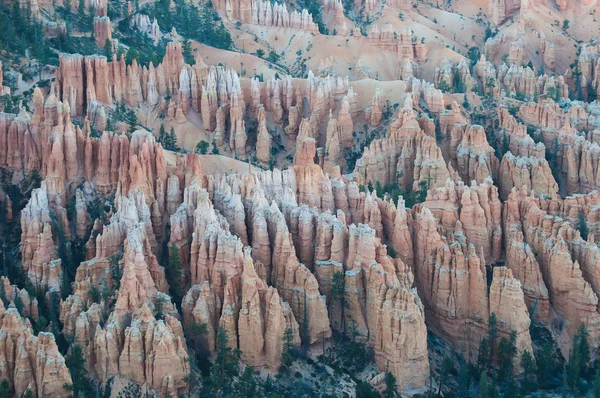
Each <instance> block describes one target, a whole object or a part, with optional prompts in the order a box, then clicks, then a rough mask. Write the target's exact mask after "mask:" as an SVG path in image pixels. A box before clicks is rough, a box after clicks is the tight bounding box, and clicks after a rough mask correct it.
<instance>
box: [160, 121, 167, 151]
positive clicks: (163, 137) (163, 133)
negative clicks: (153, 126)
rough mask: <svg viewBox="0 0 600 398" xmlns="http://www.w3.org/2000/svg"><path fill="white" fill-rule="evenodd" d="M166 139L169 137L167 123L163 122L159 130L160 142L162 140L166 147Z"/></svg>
mask: <svg viewBox="0 0 600 398" xmlns="http://www.w3.org/2000/svg"><path fill="white" fill-rule="evenodd" d="M166 139H167V133H166V131H165V125H164V124H161V125H160V129H159V131H158V142H160V143H161V144H162V146H163V147H164V146H165V140H166Z"/></svg>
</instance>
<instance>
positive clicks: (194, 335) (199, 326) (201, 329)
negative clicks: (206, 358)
mask: <svg viewBox="0 0 600 398" xmlns="http://www.w3.org/2000/svg"><path fill="white" fill-rule="evenodd" d="M187 330H188V334H189V336H190V340H192V342H193V343H194V351H198V342H200V341H201V339H203V336H204V335H205V334H206V333H207V332H208V327H207V326H206V323H198V322H196V321H195V320H193V319H192V322H191V323H190V326H189V328H188V329H187ZM201 348H202V349H204V347H201Z"/></svg>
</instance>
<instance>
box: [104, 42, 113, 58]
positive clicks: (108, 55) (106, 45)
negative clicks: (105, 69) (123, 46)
mask: <svg viewBox="0 0 600 398" xmlns="http://www.w3.org/2000/svg"><path fill="white" fill-rule="evenodd" d="M104 55H105V56H106V59H107V61H108V62H112V43H111V42H110V40H109V39H108V38H107V39H106V41H105V42H104Z"/></svg>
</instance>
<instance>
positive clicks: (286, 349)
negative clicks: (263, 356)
mask: <svg viewBox="0 0 600 398" xmlns="http://www.w3.org/2000/svg"><path fill="white" fill-rule="evenodd" d="M293 351H294V334H293V332H292V328H286V329H285V332H284V333H283V350H282V352H281V362H282V363H283V364H284V365H286V366H290V365H291V364H292V361H293V359H294V357H293Z"/></svg>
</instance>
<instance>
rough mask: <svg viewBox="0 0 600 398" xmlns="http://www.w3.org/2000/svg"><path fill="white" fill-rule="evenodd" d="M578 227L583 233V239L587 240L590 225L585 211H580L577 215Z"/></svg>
mask: <svg viewBox="0 0 600 398" xmlns="http://www.w3.org/2000/svg"><path fill="white" fill-rule="evenodd" d="M577 229H578V230H579V233H580V234H581V238H582V239H583V240H587V238H588V227H587V222H586V221H585V215H584V214H583V213H579V214H578V216H577Z"/></svg>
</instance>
